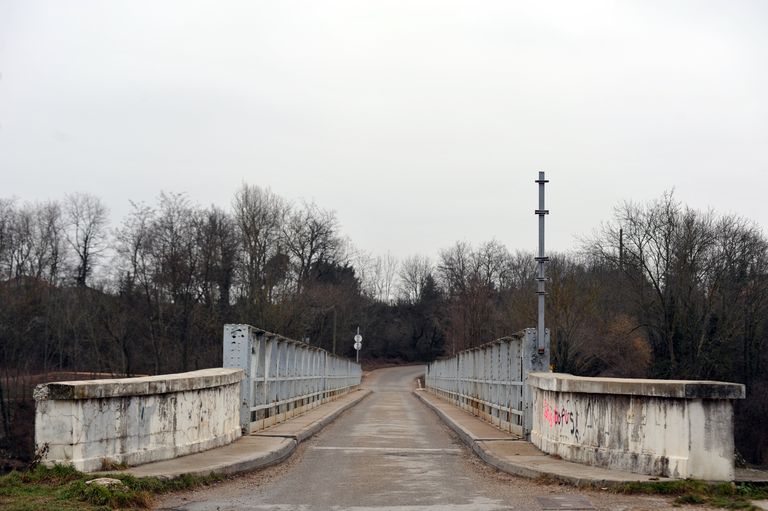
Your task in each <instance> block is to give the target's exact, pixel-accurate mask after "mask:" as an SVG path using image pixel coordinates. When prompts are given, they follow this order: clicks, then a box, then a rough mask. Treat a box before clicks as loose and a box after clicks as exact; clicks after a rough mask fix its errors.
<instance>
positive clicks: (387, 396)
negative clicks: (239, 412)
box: [158, 366, 703, 511]
mask: <svg viewBox="0 0 768 511" xmlns="http://www.w3.org/2000/svg"><path fill="white" fill-rule="evenodd" d="M422 372H423V366H412V367H397V368H390V369H383V370H378V371H375V372H373V373H372V374H371V375H370V377H369V378H368V379H367V380H366V381H365V382H364V386H365V387H368V388H370V389H371V390H373V394H371V396H369V397H368V398H367V399H365V400H363V401H361V402H360V403H359V404H358V405H357V406H355V407H354V408H351V409H350V410H349V411H348V412H346V413H345V414H344V415H342V416H340V417H339V419H338V420H336V421H335V422H334V423H333V424H331V425H329V426H328V427H327V428H325V429H324V430H323V431H321V432H320V433H318V434H317V435H316V436H314V437H313V438H311V439H309V440H308V441H306V442H303V443H301V444H300V445H299V446H298V448H297V449H296V453H295V455H294V456H292V457H291V458H290V459H289V460H288V461H286V462H285V463H283V464H280V465H278V466H274V467H270V468H267V469H264V470H260V471H256V472H252V473H249V474H244V475H243V476H241V477H238V478H237V479H235V480H232V481H228V482H225V483H222V484H218V485H215V486H213V487H210V488H205V489H201V490H195V491H193V492H185V493H181V494H177V495H173V496H169V497H166V498H165V499H163V500H162V501H160V502H159V503H158V504H159V507H160V508H161V509H174V510H190V511H192V510H216V509H220V510H227V509H243V510H265V511H284V510H292V509H301V510H302V511H310V510H321V509H323V510H325V509H333V510H339V511H341V510H360V511H362V510H368V509H371V510H373V509H376V510H380V509H392V510H398V511H420V510H424V511H427V510H449V511H465V510H466V511H469V510H478V511H496V510H502V509H503V510H510V509H513V510H547V509H611V510H639V509H644V510H656V509H697V510H702V509H703V508H702V507H701V506H695V507H690V508H686V507H685V506H683V507H677V506H674V507H673V506H672V503H671V501H670V500H669V499H665V498H662V497H658V496H630V495H617V494H613V493H609V492H606V491H601V490H593V489H581V488H575V487H572V486H564V485H559V484H556V483H553V482H545V481H541V480H538V481H537V480H531V479H526V478H520V477H515V476H512V475H509V474H506V473H503V472H499V471H497V470H495V469H493V468H492V467H490V466H488V465H487V464H486V463H484V462H483V461H481V460H479V459H478V458H477V457H476V456H475V455H474V454H473V453H472V452H471V451H470V450H469V449H468V448H467V447H466V446H465V445H464V443H463V442H462V441H461V439H460V438H458V437H457V435H456V434H454V433H453V431H452V430H451V429H449V428H448V427H447V426H446V425H445V424H444V423H443V422H442V421H441V420H440V419H439V418H438V416H437V415H436V414H435V413H433V411H432V410H430V409H429V408H428V407H426V406H424V404H423V403H421V402H420V401H419V399H418V398H417V397H416V396H415V394H414V392H413V390H414V379H415V378H416V376H417V375H419V374H421V373H422ZM461 413H463V414H465V413H464V412H461ZM465 415H467V414H465ZM467 417H468V418H470V419H472V417H470V416H467ZM480 424H482V423H480ZM482 425H483V426H488V425H486V424H482ZM488 427H490V426H488ZM489 432H491V430H488V431H486V433H489ZM264 433H267V431H265V432H264ZM486 433H483V434H482V435H481V437H482V438H481V441H485V442H494V441H496V442H498V441H499V440H498V438H494V439H489V437H487V436H486ZM493 433H494V434H497V432H493ZM489 434H490V433H489ZM501 441H502V442H504V440H501ZM510 456H515V454H514V453H512V454H510ZM546 458H549V459H551V458H550V457H546ZM552 461H554V462H557V461H558V460H554V459H552ZM579 467H580V468H581V469H584V467H583V466H581V465H579ZM641 477H642V476H641Z"/></svg>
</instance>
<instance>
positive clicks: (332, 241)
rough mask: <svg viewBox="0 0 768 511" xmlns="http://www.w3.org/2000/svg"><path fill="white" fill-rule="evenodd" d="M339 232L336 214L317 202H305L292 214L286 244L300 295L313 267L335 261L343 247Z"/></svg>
mask: <svg viewBox="0 0 768 511" xmlns="http://www.w3.org/2000/svg"><path fill="white" fill-rule="evenodd" d="M337 229H338V222H337V220H336V214H335V213H334V212H333V211H329V210H323V209H320V208H319V207H317V206H316V205H315V204H314V203H304V204H303V207H301V208H299V209H295V210H294V211H293V212H291V214H290V216H289V218H288V221H287V222H286V223H285V225H284V226H283V243H284V244H285V247H286V249H287V252H288V254H290V256H291V258H292V261H293V267H294V273H295V276H296V291H297V293H300V292H301V290H302V287H303V286H304V284H305V283H306V281H307V277H308V276H309V272H310V269H311V268H312V266H313V265H314V264H316V263H318V262H319V261H324V262H329V263H334V262H336V260H337V256H338V250H339V248H340V246H341V240H340V238H339V236H338V233H337Z"/></svg>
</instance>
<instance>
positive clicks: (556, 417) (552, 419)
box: [544, 399, 579, 441]
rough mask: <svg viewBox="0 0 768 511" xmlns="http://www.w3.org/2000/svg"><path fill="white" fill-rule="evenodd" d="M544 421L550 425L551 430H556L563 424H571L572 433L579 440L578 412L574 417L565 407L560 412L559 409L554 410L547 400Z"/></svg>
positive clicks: (545, 401)
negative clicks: (556, 427) (555, 428)
mask: <svg viewBox="0 0 768 511" xmlns="http://www.w3.org/2000/svg"><path fill="white" fill-rule="evenodd" d="M544 420H545V421H546V422H547V423H549V427H550V428H554V427H555V426H560V425H561V424H569V423H570V425H571V428H570V433H571V434H572V435H574V437H576V440H577V441H578V439H579V427H578V421H579V413H578V412H576V414H575V415H574V413H573V412H571V411H569V410H568V409H566V408H565V407H564V406H563V407H562V408H561V409H560V410H558V409H557V408H552V407H551V406H550V404H549V402H548V401H547V400H546V399H545V400H544Z"/></svg>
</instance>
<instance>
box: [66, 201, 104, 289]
mask: <svg viewBox="0 0 768 511" xmlns="http://www.w3.org/2000/svg"><path fill="white" fill-rule="evenodd" d="M64 207H65V211H66V217H67V232H66V238H67V242H68V243H69V245H70V247H72V250H73V251H74V253H75V256H76V258H77V260H76V265H75V283H76V284H77V285H78V286H79V287H85V286H86V285H87V281H88V277H89V276H90V275H91V273H92V271H93V266H94V264H95V263H96V261H98V259H99V257H100V256H101V255H102V253H103V252H104V250H105V249H106V247H107V244H106V242H107V221H108V218H107V214H108V211H107V207H106V206H105V205H104V203H103V202H102V201H101V199H99V198H98V197H96V196H95V195H91V194H88V193H83V192H78V193H74V194H70V195H67V196H66V198H65V206H64Z"/></svg>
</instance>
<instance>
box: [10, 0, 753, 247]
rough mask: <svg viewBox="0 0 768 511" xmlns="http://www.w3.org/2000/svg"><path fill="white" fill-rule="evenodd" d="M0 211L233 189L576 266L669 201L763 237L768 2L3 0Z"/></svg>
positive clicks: (391, 243) (377, 227) (415, 241)
mask: <svg viewBox="0 0 768 511" xmlns="http://www.w3.org/2000/svg"><path fill="white" fill-rule="evenodd" d="M0 73H1V77H0V177H1V179H0V197H9V196H16V197H18V198H19V199H21V200H43V199H48V198H51V199H53V198H61V197H63V195H64V193H66V192H73V191H86V192H90V193H93V194H96V195H98V196H100V197H101V198H102V199H103V200H104V201H105V202H106V203H107V205H108V206H109V208H110V210H111V219H112V222H113V223H115V224H116V223H118V222H119V221H120V220H121V219H122V217H123V216H124V215H125V214H126V213H127V212H128V210H129V202H128V201H129V199H130V200H134V201H145V202H148V203H152V202H154V200H155V198H156V197H157V195H158V193H159V192H160V191H161V190H165V191H174V192H186V193H187V194H188V195H189V197H190V198H191V199H192V200H193V201H195V202H198V203H201V204H203V205H208V204H217V205H220V206H223V207H228V205H229V204H230V201H231V197H232V194H233V193H234V191H235V190H236V189H237V188H238V186H239V185H240V184H241V183H242V182H248V183H251V184H257V185H260V186H263V187H271V188H272V190H274V191H275V192H277V193H278V194H280V195H282V196H284V197H286V198H288V199H291V200H298V199H301V198H306V199H309V200H315V201H316V202H317V203H318V204H319V205H320V206H322V207H324V208H328V209H334V210H336V212H337V215H338V218H339V221H340V223H341V226H342V229H343V231H344V233H346V234H347V235H348V236H349V237H350V238H351V239H352V241H353V242H354V243H355V244H356V245H357V246H358V247H360V248H362V249H364V250H368V251H371V252H373V253H383V252H386V251H387V250H389V251H391V252H392V253H394V254H395V255H397V256H401V257H402V256H405V255H408V254H412V253H421V254H426V255H430V256H435V255H436V254H437V252H438V250H439V249H440V248H444V247H447V246H449V245H452V244H453V243H454V242H455V241H457V240H466V241H469V242H472V243H478V242H481V241H486V240H489V239H492V238H496V239H497V240H499V241H501V242H503V243H505V244H506V245H507V246H509V247H510V248H512V249H516V248H522V249H529V250H534V249H535V247H536V219H535V217H534V214H533V210H534V209H535V208H536V205H537V204H536V201H537V195H536V185H535V184H534V183H533V181H534V179H535V178H536V173H537V171H539V170H544V171H546V172H547V177H548V179H550V180H551V182H550V184H549V188H548V197H547V206H548V208H549V209H550V210H551V215H550V216H549V217H548V233H549V242H548V245H549V247H551V248H553V249H556V250H569V249H572V248H575V246H576V241H575V239H574V236H577V235H580V234H585V233H589V232H591V231H592V230H593V229H594V228H595V227H596V226H598V225H599V223H600V222H601V221H602V220H604V219H607V218H609V217H610V215H611V212H612V208H613V206H614V205H616V204H617V203H619V202H620V201H622V200H626V199H633V200H647V199H650V198H655V197H658V196H659V195H660V194H661V193H662V192H663V191H664V190H669V189H671V188H673V187H674V188H675V190H676V194H677V196H678V197H679V198H680V199H681V200H683V201H684V202H686V203H688V204H689V205H692V206H695V207H697V208H707V207H712V208H714V209H715V210H717V211H719V212H722V213H731V212H733V213H738V214H740V215H743V216H745V217H748V218H751V219H753V220H755V221H756V222H758V223H759V224H760V225H762V226H763V227H764V228H765V227H766V226H768V2H765V1H762V0H756V1H753V2H752V1H720V2H711V1H702V0H695V1H690V2H687V1H670V0H664V1H648V0H642V1H637V2H632V1H622V2H608V1H605V2H592V1H583V0H580V1H578V2H576V1H572V0H570V1H563V2H540V1H535V2H530V1H529V2H511V1H508V0H507V1H499V2H490V1H487V2H482V1H467V2H451V1H446V0H436V1H415V0H408V1H402V2H399V1H394V0H383V1H361V0H350V1H338V2H329V1H317V0H313V1H307V2H291V1H285V0H280V1H274V2H255V1H243V2H224V1H216V2H213V1H209V2H193V1H190V0H183V1H156V0H153V1H137V0H130V1H128V0H126V1H122V2H117V1H103V0H99V1H93V2H84V1H74V0H67V1H59V0H57V1H48V2H41V1H31V0H18V1H12V0H0Z"/></svg>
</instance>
